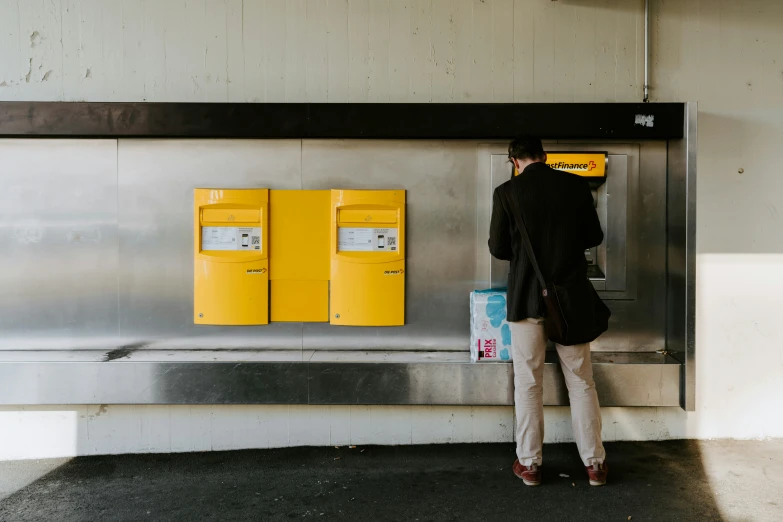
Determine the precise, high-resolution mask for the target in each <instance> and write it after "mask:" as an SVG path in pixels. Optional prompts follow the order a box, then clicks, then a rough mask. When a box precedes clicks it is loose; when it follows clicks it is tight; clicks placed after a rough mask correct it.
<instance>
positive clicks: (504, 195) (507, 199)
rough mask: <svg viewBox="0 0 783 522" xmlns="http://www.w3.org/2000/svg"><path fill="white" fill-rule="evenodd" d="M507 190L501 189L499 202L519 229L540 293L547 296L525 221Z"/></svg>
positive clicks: (544, 282) (544, 281)
mask: <svg viewBox="0 0 783 522" xmlns="http://www.w3.org/2000/svg"><path fill="white" fill-rule="evenodd" d="M507 188H508V189H509V190H502V189H501V191H500V196H501V201H503V204H504V206H505V207H506V210H507V211H508V212H510V213H511V215H512V216H513V217H514V221H515V222H516V224H517V228H518V229H519V232H520V233H521V234H522V244H523V245H524V246H525V250H526V251H527V255H528V257H529V258H530V264H532V265H533V270H534V271H535V272H536V277H537V278H538V282H539V283H540V284H541V288H542V292H543V294H544V295H545V296H546V295H547V290H546V288H547V287H546V280H544V275H543V274H542V273H541V268H539V266H538V260H537V259H536V254H535V252H533V245H532V244H531V243H530V236H529V235H528V233H527V227H525V220H524V219H523V218H522V214H521V213H520V212H519V206H518V205H515V204H514V202H513V201H512V200H511V198H512V196H511V195H509V191H510V189H511V188H510V187H507ZM514 199H516V198H514Z"/></svg>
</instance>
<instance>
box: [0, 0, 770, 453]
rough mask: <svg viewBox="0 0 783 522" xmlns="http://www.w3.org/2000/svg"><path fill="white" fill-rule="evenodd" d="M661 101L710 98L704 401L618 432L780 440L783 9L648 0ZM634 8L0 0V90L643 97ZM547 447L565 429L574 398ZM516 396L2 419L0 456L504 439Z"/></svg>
mask: <svg viewBox="0 0 783 522" xmlns="http://www.w3.org/2000/svg"><path fill="white" fill-rule="evenodd" d="M651 3H652V64H651V65H652V67H651V68H652V87H653V88H652V91H651V95H652V100H653V101H670V100H671V101H694V100H695V101H698V102H699V103H700V106H699V110H700V114H699V118H700V121H699V158H698V161H699V183H698V205H699V210H698V219H699V229H698V234H699V235H698V258H697V263H698V307H697V335H698V339H697V349H698V352H699V353H698V357H699V364H698V368H697V378H698V385H697V394H698V396H697V411H696V412H693V413H685V412H683V411H681V410H679V409H667V408H650V409H624V408H606V409H604V436H605V437H606V438H607V440H620V439H663V438H677V437H694V438H711V437H736V438H756V437H783V416H781V415H780V412H781V411H783V333H781V329H780V328H779V327H778V323H779V316H780V312H779V310H783V232H782V231H781V230H782V229H781V224H782V223H783V221H782V220H781V215H782V214H783V203H781V201H780V198H781V195H783V181H781V180H783V146H782V145H783V2H779V1H778V0H749V1H746V2H735V1H731V0H723V1H720V0H670V1H664V0H653V1H652V2H651ZM642 4H643V2H642V1H641V0H638V1H630V0H560V1H558V2H551V1H550V0H517V1H511V0H475V1H470V0H459V1H452V0H432V1H419V0H410V1H395V0H391V1H375V0H364V1H356V0H350V1H345V0H343V1H334V0H330V1H328V2H327V1H323V0H321V1H319V0H309V1H304V0H289V1H285V0H267V1H262V0H258V1H250V0H245V1H244V2H242V1H241V0H225V1H221V0H198V1H184V0H179V1H174V0H148V1H135V2H120V1H99V0H89V1H88V0H83V1H77V0H47V1H44V0H35V1H34V0H3V1H2V2H0V99H1V100H62V101H74V100H89V101H141V100H146V101H237V102H241V101H248V102H264V101H335V102H345V101H349V102H364V101H378V102H399V101H422V102H427V101H432V102H452V101H453V102H462V101H475V102H489V101H520V102H529V101H535V102H545V101H558V102H570V101H618V102H622V101H639V100H641V96H642V95H641V90H642V89H641V87H642V79H643V68H642V60H643V54H642V50H643V32H642V30H643V25H642V24H643V13H642ZM547 414H548V419H547V430H548V431H547V440H550V441H555V440H558V441H563V440H570V421H569V420H568V414H567V410H566V409H563V408H550V409H549V410H548V412H547ZM512 423H513V418H512V412H511V409H510V408H467V407H463V408H446V407H307V406H301V407H300V406H296V407H294V406H291V407H288V406H232V407H226V406H216V407H209V406H200V407H181V406H172V407H166V406H144V407H134V406H111V407H102V406H78V407H69V406H62V407H49V408H39V407H35V408H28V407H17V408H4V409H1V410H0V427H2V428H3V429H0V458H26V457H43V456H61V455H75V454H93V453H115V452H132V451H188V450H204V449H230V448H245V447H268V446H285V445H296V444H347V443H352V444H366V443H379V444H380V443H384V444H385V443H391V444H409V443H425V442H462V441H499V440H511V438H512V429H513V428H512Z"/></svg>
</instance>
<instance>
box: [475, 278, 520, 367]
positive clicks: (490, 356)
mask: <svg viewBox="0 0 783 522" xmlns="http://www.w3.org/2000/svg"><path fill="white" fill-rule="evenodd" d="M470 360H471V361H473V362H496V361H501V362H503V361H510V360H511V329H510V328H509V326H508V322H507V321H506V290H505V289H489V290H474V291H473V292H471V293H470Z"/></svg>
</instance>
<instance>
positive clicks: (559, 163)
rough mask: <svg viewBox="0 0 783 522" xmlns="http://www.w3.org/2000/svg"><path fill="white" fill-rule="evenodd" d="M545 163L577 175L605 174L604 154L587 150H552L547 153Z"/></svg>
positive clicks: (595, 176) (600, 175) (599, 175)
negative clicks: (584, 151) (583, 151)
mask: <svg viewBox="0 0 783 522" xmlns="http://www.w3.org/2000/svg"><path fill="white" fill-rule="evenodd" d="M546 164H547V165H549V166H550V167H552V168H553V169H557V170H564V171H566V172H570V173H572V174H576V175H578V176H584V177H588V178H603V177H604V176H606V154H603V153H600V152H598V153H596V152H588V153H576V152H553V153H548V154H547V159H546Z"/></svg>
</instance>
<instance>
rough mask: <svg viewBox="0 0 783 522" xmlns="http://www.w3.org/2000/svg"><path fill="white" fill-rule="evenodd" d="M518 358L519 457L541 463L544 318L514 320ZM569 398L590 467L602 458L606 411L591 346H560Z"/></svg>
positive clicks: (525, 462) (581, 448)
mask: <svg viewBox="0 0 783 522" xmlns="http://www.w3.org/2000/svg"><path fill="white" fill-rule="evenodd" d="M509 326H510V327H511V347H512V350H513V362H514V408H515V411H516V417H517V419H516V434H515V435H516V441H517V457H518V458H519V462H520V463H521V464H522V465H524V466H530V465H531V464H533V463H535V464H538V465H541V449H542V446H543V444H544V402H543V380H544V356H545V355H546V341H547V338H546V333H545V332H544V325H543V320H542V319H527V320H525V321H520V322H518V323H509ZM557 355H558V357H559V359H560V367H561V368H562V370H563V376H564V377H565V382H566V386H567V387H568V397H569V399H570V401H571V421H572V424H573V429H574V438H575V439H576V446H577V448H578V449H579V455H580V456H581V457H582V461H583V462H584V465H585V466H590V465H592V464H593V463H595V462H598V463H602V462H603V461H604V459H605V458H606V452H605V451H604V446H603V444H602V442H601V411H600V409H599V407H598V395H597V394H596V392H595V382H594V381H593V365H592V363H591V361H590V345H589V344H579V345H576V346H560V345H557Z"/></svg>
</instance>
